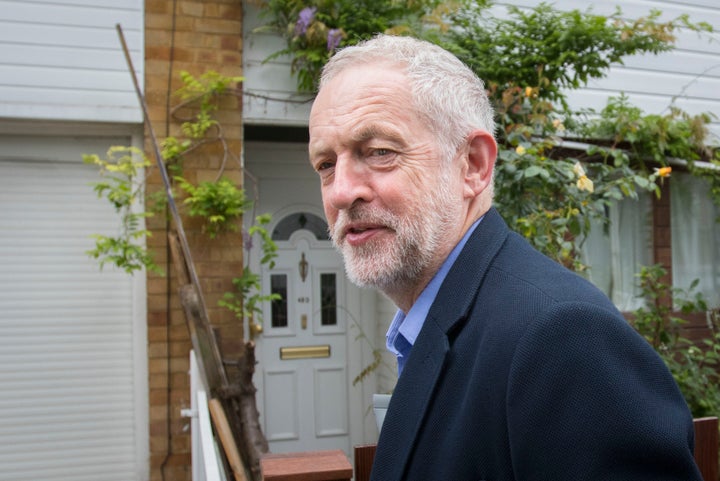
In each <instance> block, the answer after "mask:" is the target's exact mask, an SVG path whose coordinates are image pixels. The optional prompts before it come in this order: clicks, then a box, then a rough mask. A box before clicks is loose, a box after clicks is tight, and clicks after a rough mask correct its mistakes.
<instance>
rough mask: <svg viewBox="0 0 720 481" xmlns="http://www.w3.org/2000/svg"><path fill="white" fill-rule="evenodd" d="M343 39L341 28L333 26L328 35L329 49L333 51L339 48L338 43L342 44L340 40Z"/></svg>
mask: <svg viewBox="0 0 720 481" xmlns="http://www.w3.org/2000/svg"><path fill="white" fill-rule="evenodd" d="M341 41H342V30H340V29H339V28H331V29H330V31H329V32H328V35H327V49H328V52H332V51H333V50H335V49H336V48H338V45H340V42H341Z"/></svg>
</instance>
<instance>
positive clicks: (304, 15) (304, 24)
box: [295, 7, 317, 35]
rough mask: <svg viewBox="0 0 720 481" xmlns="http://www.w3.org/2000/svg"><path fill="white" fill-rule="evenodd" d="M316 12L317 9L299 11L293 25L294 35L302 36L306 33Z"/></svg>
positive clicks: (308, 8)
mask: <svg viewBox="0 0 720 481" xmlns="http://www.w3.org/2000/svg"><path fill="white" fill-rule="evenodd" d="M316 11H317V7H305V8H303V9H302V10H300V14H299V15H298V21H297V23H296V24H295V35H302V34H304V33H305V32H306V31H307V29H308V27H309V26H310V24H311V23H312V21H313V20H314V19H315V12H316Z"/></svg>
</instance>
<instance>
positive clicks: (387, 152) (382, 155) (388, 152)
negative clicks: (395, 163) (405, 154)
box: [366, 147, 397, 165]
mask: <svg viewBox="0 0 720 481" xmlns="http://www.w3.org/2000/svg"><path fill="white" fill-rule="evenodd" d="M396 155H397V152H396V151H394V150H392V149H389V148H387V147H371V148H369V149H367V153H366V157H367V159H368V161H369V162H370V163H371V164H376V165H385V164H388V163H390V162H392V160H393V159H394V158H395V156H396Z"/></svg>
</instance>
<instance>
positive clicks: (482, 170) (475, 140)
mask: <svg viewBox="0 0 720 481" xmlns="http://www.w3.org/2000/svg"><path fill="white" fill-rule="evenodd" d="M466 145H467V150H466V154H465V156H464V159H463V161H464V162H465V164H466V165H465V166H464V167H465V178H464V182H465V196H466V197H469V198H474V197H477V196H478V195H480V193H482V192H483V191H484V190H485V189H486V188H487V187H488V186H489V185H490V184H491V183H492V176H493V169H494V168H495V159H496V157H497V144H496V143H495V139H494V138H493V136H492V135H490V133H488V132H486V131H484V130H475V131H473V132H472V133H471V134H470V135H469V136H468V140H467V144H466Z"/></svg>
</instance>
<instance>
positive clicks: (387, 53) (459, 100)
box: [320, 35, 495, 159]
mask: <svg viewBox="0 0 720 481" xmlns="http://www.w3.org/2000/svg"><path fill="white" fill-rule="evenodd" d="M381 62H382V63H390V64H397V65H400V66H402V67H403V68H404V73H405V75H407V78H408V80H409V83H410V90H411V92H410V93H411V96H412V98H413V102H414V106H415V109H416V110H417V113H418V114H419V115H420V116H421V117H423V118H424V120H425V121H426V123H427V125H428V126H429V127H430V128H431V130H432V131H433V132H436V135H437V136H438V141H439V142H440V143H441V148H442V152H443V154H444V155H445V158H446V159H452V158H453V157H454V155H455V153H456V151H457V149H458V148H459V146H460V145H462V143H463V142H464V141H465V140H466V137H467V135H468V134H470V132H472V131H473V130H475V129H481V130H484V131H486V132H488V133H489V134H491V135H494V132H495V121H494V119H493V109H492V107H491V105H490V102H489V100H488V97H487V94H486V92H485V84H484V83H483V81H482V80H481V79H480V78H478V76H477V75H475V73H474V72H473V71H472V70H470V68H468V67H467V66H466V65H465V64H464V63H462V62H461V61H460V60H459V59H458V58H457V57H455V56H454V55H453V54H451V53H450V52H448V51H447V50H444V49H443V48H441V47H439V46H437V45H434V44H432V43H430V42H426V41H423V40H418V39H415V38H412V37H398V36H391V35H378V36H376V37H374V38H372V39H370V40H366V41H363V42H360V43H358V44H357V45H353V46H350V47H346V48H344V49H341V50H339V51H338V52H337V53H336V54H335V55H333V57H332V58H330V60H329V61H328V63H327V64H325V67H324V68H323V71H322V75H321V78H320V88H322V87H323V86H324V85H325V84H326V83H327V82H329V81H330V80H331V79H333V78H334V77H335V76H336V75H338V74H339V73H340V72H342V71H343V70H345V69H346V68H349V67H352V66H357V65H363V64H370V63H381Z"/></svg>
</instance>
